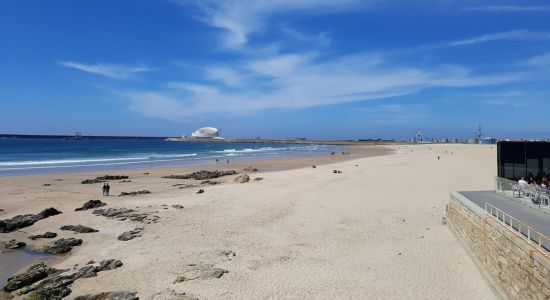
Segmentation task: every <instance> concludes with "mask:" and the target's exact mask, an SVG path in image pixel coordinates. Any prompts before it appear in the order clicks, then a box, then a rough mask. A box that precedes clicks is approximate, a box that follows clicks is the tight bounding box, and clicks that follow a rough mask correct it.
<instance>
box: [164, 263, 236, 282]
mask: <svg viewBox="0 0 550 300" xmlns="http://www.w3.org/2000/svg"><path fill="white" fill-rule="evenodd" d="M190 267H191V268H190V269H189V270H187V271H185V272H184V273H183V274H182V275H180V276H178V277H177V278H176V280H175V281H174V283H178V282H183V281H190V280H195V279H207V278H220V277H222V276H223V274H225V273H228V272H229V271H227V270H225V269H222V268H216V267H214V266H211V265H203V264H200V265H196V266H193V265H191V266H190Z"/></svg>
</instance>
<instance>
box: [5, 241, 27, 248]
mask: <svg viewBox="0 0 550 300" xmlns="http://www.w3.org/2000/svg"><path fill="white" fill-rule="evenodd" d="M26 245H27V244H25V242H21V241H17V240H10V241H9V242H7V243H6V244H5V245H4V247H5V248H6V249H19V248H23V247H25V246H26Z"/></svg>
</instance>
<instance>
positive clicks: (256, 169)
mask: <svg viewBox="0 0 550 300" xmlns="http://www.w3.org/2000/svg"><path fill="white" fill-rule="evenodd" d="M243 171H245V172H258V168H255V167H252V166H250V167H246V168H244V169H243Z"/></svg>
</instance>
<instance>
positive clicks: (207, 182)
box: [201, 180, 223, 185]
mask: <svg viewBox="0 0 550 300" xmlns="http://www.w3.org/2000/svg"><path fill="white" fill-rule="evenodd" d="M222 182H223V181H216V180H205V181H202V182H201V184H209V185H216V184H220V183H222Z"/></svg>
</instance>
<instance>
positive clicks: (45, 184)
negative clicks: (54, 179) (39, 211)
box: [42, 183, 51, 186]
mask: <svg viewBox="0 0 550 300" xmlns="http://www.w3.org/2000/svg"><path fill="white" fill-rule="evenodd" d="M42 186H51V184H49V183H44V184H43V185H42Z"/></svg>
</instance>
